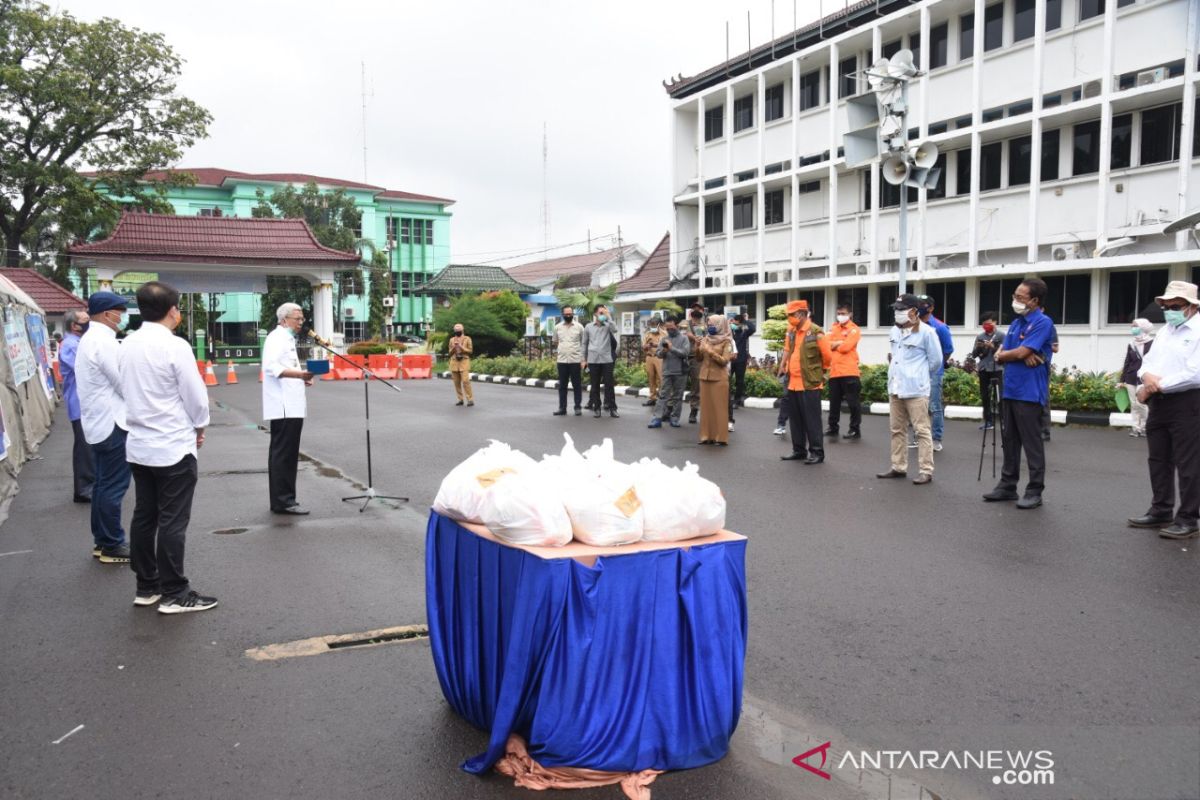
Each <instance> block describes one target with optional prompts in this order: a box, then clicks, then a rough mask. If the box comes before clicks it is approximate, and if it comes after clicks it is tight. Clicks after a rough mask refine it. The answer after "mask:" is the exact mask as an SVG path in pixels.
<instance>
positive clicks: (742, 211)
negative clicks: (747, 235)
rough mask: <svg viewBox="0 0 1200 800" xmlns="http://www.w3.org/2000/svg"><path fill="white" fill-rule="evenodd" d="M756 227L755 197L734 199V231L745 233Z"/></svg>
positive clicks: (744, 196) (748, 195)
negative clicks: (748, 229)
mask: <svg viewBox="0 0 1200 800" xmlns="http://www.w3.org/2000/svg"><path fill="white" fill-rule="evenodd" d="M753 227H754V195H752V194H744V195H742V196H741V197H735V198H733V229H734V230H735V231H744V230H746V229H747V228H753Z"/></svg>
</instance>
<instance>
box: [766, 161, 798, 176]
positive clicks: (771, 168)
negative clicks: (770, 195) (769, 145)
mask: <svg viewBox="0 0 1200 800" xmlns="http://www.w3.org/2000/svg"><path fill="white" fill-rule="evenodd" d="M791 168H792V162H791V161H790V160H789V161H776V162H775V163H774V164H767V166H765V167H763V174H764V175H774V174H776V173H779V172H783V171H784V170H785V169H791Z"/></svg>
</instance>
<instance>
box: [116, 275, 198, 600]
mask: <svg viewBox="0 0 1200 800" xmlns="http://www.w3.org/2000/svg"><path fill="white" fill-rule="evenodd" d="M137 304H138V311H140V312H141V315H142V327H140V328H138V329H137V330H136V331H134V332H133V333H131V334H130V335H129V336H127V337H126V338H125V343H124V344H123V345H121V394H122V395H123V396H124V397H125V420H126V422H127V423H128V424H129V438H128V439H126V441H125V455H126V458H128V459H129V468H130V471H131V472H132V473H133V485H134V490H135V491H136V495H137V503H136V504H135V506H134V509H133V520H132V522H130V524H129V545H130V553H131V558H132V565H133V572H134V574H135V575H137V595H136V596H135V597H134V600H133V603H134V605H138V606H150V605H154V604H155V603H158V611H159V613H160V614H183V613H186V612H189V611H207V610H208V609H210V608H213V607H214V606H216V604H217V598H215V597H206V596H204V595H201V594H199V593H198V592H195V591H193V590H192V587H191V584H190V583H189V582H188V579H187V577H186V576H185V575H184V574H183V554H184V545H185V543H186V540H187V528H188V523H189V522H190V521H191V517H192V496H193V495H194V494H195V491H196V480H197V477H198V470H197V464H196V452H197V450H198V449H199V448H200V446H201V445H203V444H204V429H205V428H207V427H208V421H209V420H208V393H207V391H206V390H205V388H204V381H203V380H202V379H201V378H200V373H199V372H198V371H197V370H196V362H195V360H194V359H193V357H192V351H191V349H190V348H189V347H188V344H187V340H185V339H182V338H180V337H178V336H176V335H175V334H174V333H173V331H174V330H175V328H177V327H178V326H179V323H180V322H181V321H182V319H183V315H182V314H181V313H180V311H179V292H177V291H175V290H174V289H172V288H171V287H170V286H168V285H166V284H165V283H159V282H158V281H151V282H149V283H146V284H143V285H142V287H141V288H140V289H138V291H137ZM160 599H161V601H162V602H159V600H160Z"/></svg>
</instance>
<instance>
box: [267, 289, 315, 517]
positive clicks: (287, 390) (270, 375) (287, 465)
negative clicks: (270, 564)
mask: <svg viewBox="0 0 1200 800" xmlns="http://www.w3.org/2000/svg"><path fill="white" fill-rule="evenodd" d="M275 318H276V319H277V320H278V321H279V325H278V326H277V327H276V328H275V330H273V331H271V333H270V334H269V335H268V336H267V340H266V341H265V342H264V343H263V354H262V367H263V388H262V398H263V419H264V420H267V421H268V422H270V424H271V451H270V455H269V456H268V457H267V471H268V472H269V473H270V478H269V486H270V495H271V498H270V499H271V511H273V512H274V513H276V514H297V515H301V516H302V515H305V514H307V513H308V510H307V509H305V508H302V507H301V506H300V504H299V503H298V502H297V501H296V468H297V465H298V463H299V461H300V431H301V430H302V429H303V428H304V416H305V414H306V412H307V410H308V409H307V403H306V399H305V397H304V387H306V386H312V379H313V374H312V373H311V372H309V371H308V370H306V369H304V368H303V367H301V366H300V357H299V356H298V355H297V354H296V339H297V337H299V335H300V331H301V330H302V329H303V327H304V310H303V309H302V308H300V306H298V305H296V304H295V303H284V304H283V305H281V306H280V307H279V308H277V309H276V310H275Z"/></svg>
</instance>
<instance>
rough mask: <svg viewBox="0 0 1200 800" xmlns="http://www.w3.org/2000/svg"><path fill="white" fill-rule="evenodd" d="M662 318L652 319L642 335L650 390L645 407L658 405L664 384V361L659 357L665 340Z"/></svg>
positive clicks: (647, 384)
mask: <svg viewBox="0 0 1200 800" xmlns="http://www.w3.org/2000/svg"><path fill="white" fill-rule="evenodd" d="M661 322H662V320H661V318H660V317H658V316H657V315H655V316H652V317H650V326H649V328H648V329H647V330H646V332H645V333H643V334H642V353H643V355H644V358H645V365H646V386H647V387H648V388H649V389H650V399H649V400H647V401H646V402H644V403H642V405H644V406H656V405H658V391H659V384H660V383H661V382H662V359H661V358H659V357H658V345H659V343H660V342H662V340H663V335H664V334H663V331H662V325H661Z"/></svg>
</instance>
